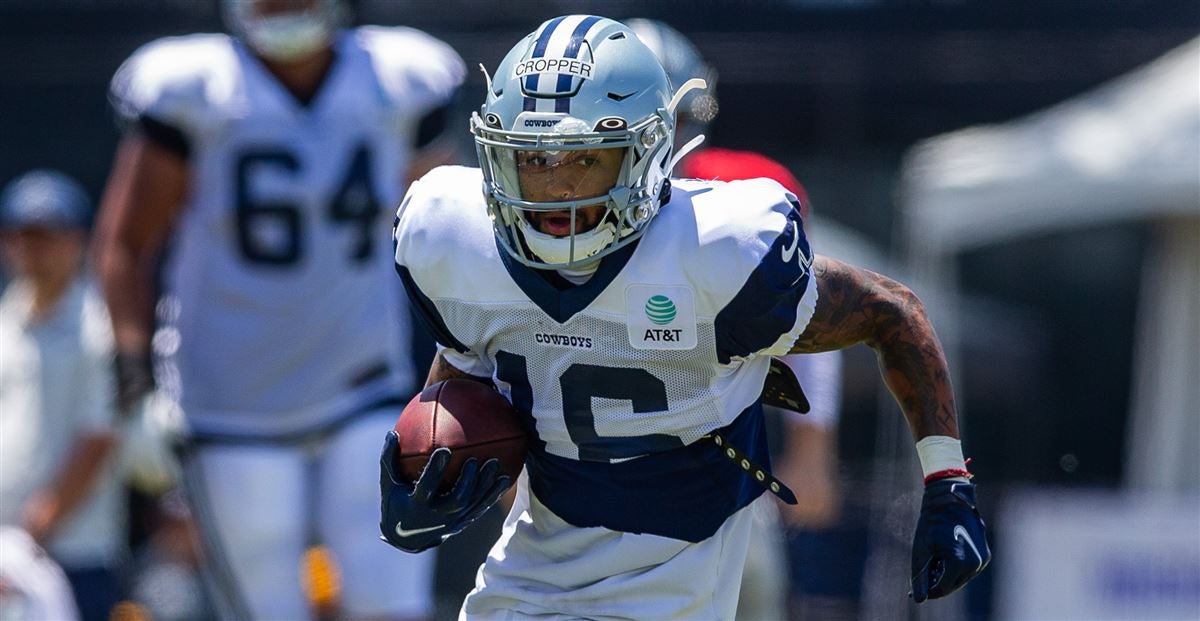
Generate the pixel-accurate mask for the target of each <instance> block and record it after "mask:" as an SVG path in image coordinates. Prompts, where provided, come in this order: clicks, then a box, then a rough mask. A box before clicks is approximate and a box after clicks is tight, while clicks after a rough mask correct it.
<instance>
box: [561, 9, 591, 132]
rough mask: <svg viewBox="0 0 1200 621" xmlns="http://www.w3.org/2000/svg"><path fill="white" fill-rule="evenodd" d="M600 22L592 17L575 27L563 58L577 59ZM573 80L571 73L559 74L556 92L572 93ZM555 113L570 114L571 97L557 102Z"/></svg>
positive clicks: (586, 18)
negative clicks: (580, 49) (585, 41)
mask: <svg viewBox="0 0 1200 621" xmlns="http://www.w3.org/2000/svg"><path fill="white" fill-rule="evenodd" d="M598 21H600V18H599V17H596V16H595V15H590V16H588V17H585V18H584V19H583V21H581V22H579V25H578V26H576V27H575V31H574V32H572V33H571V40H570V42H568V43H567V49H566V51H564V52H563V58H577V57H578V56H579V48H580V47H582V46H583V41H584V37H585V36H586V35H587V32H588V30H590V29H591V28H592V26H593V25H595V24H596V22H598ZM573 79H574V76H572V75H571V74H569V73H560V74H558V82H557V83H556V84H555V86H554V92H556V93H566V92H568V91H570V90H571V80H573ZM554 111H555V112H570V111H571V99H570V98H569V97H563V98H562V99H559V100H558V101H555V102H554Z"/></svg>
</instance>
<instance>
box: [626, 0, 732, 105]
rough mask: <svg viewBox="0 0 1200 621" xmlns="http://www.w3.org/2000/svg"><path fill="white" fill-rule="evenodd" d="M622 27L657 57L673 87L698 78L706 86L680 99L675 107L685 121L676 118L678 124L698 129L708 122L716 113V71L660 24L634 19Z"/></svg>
mask: <svg viewBox="0 0 1200 621" xmlns="http://www.w3.org/2000/svg"><path fill="white" fill-rule="evenodd" d="M625 24H626V25H627V26H629V29H630V30H632V31H633V32H634V33H636V34H637V36H638V38H639V39H641V40H642V43H645V44H646V47H648V48H650V51H652V52H654V55H655V56H657V57H658V61H659V62H660V63H662V66H663V69H664V70H666V72H667V77H668V78H670V80H671V84H673V85H674V86H675V87H676V88H678V87H679V86H680V85H681V84H683V83H685V82H687V81H688V80H690V79H691V78H702V79H703V80H704V81H705V82H706V83H707V84H708V88H706V89H705V90H704V91H696V92H693V93H689V94H688V95H687V96H686V97H684V98H683V101H682V102H680V105H679V113H680V115H686V119H684V118H681V119H680V122H681V123H682V122H686V121H691V122H694V123H696V124H697V125H699V126H700V127H701V128H702V127H704V126H705V125H708V124H709V123H711V122H712V120H713V119H714V118H716V116H717V111H718V107H717V95H716V90H715V87H716V83H717V72H716V71H715V70H714V69H713V68H712V67H711V66H709V65H708V63H706V62H704V58H702V57H701V56H700V51H699V50H697V49H696V46H695V45H692V42H691V41H689V40H688V39H687V37H685V36H683V34H682V33H680V32H679V31H678V30H675V29H674V28H672V27H670V26H668V25H666V24H664V23H663V22H660V21H656V20H652V19H642V18H634V19H630V20H628V21H626V22H625Z"/></svg>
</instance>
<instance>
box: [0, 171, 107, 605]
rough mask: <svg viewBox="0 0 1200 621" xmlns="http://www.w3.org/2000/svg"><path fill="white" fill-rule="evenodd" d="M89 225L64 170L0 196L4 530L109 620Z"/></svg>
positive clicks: (102, 385)
mask: <svg viewBox="0 0 1200 621" xmlns="http://www.w3.org/2000/svg"><path fill="white" fill-rule="evenodd" d="M91 216H92V202H91V200H90V199H89V198H88V196H87V193H86V192H85V191H84V189H83V187H81V186H80V185H79V183H77V182H76V181H75V180H74V179H71V178H70V177H68V176H67V175H64V174H62V173H60V172H58V171H53V170H35V171H31V172H28V173H25V174H24V175H21V176H20V177H17V178H16V179H14V180H13V181H11V182H10V183H9V184H8V185H7V186H6V187H5V188H4V191H3V193H0V241H3V249H4V258H5V261H4V263H5V267H6V270H7V271H8V272H9V273H10V274H11V275H12V276H13V280H12V282H10V283H9V285H8V286H7V287H6V288H5V289H4V295H3V296H2V297H0V358H2V359H3V365H4V372H3V373H0V429H3V430H4V440H3V442H4V444H3V449H0V524H6V525H14V526H19V527H21V528H24V529H25V531H26V532H28V533H29V535H30V536H31V537H32V539H33V540H34V542H35V543H37V544H38V545H40V546H42V547H45V548H46V549H48V550H49V551H50V553H51V554H52V555H53V556H54V557H55V560H57V561H58V562H59V563H60V564H61V565H62V567H63V569H64V570H65V571H66V573H67V577H68V579H69V580H70V582H71V587H72V589H74V592H75V596H76V599H77V600H78V602H79V606H80V609H81V612H82V613H83V618H84V619H85V620H88V619H107V618H108V613H109V610H110V609H111V608H112V607H113V605H114V604H116V603H117V601H118V600H119V599H120V596H121V587H120V583H121V576H120V568H121V563H122V561H123V560H124V557H125V553H126V550H125V544H124V531H125V510H124V504H123V502H122V499H121V491H120V482H119V480H118V476H117V472H116V470H117V469H116V467H115V463H114V462H115V460H114V452H115V451H114V450H113V448H114V445H115V435H116V410H115V409H114V407H113V395H112V385H113V375H112V325H111V322H110V321H109V318H108V314H107V313H106V312H105V310H104V302H103V301H102V300H101V298H100V294H99V292H98V291H97V290H96V287H95V285H94V283H92V280H91V278H90V277H89V275H88V274H87V271H86V270H85V269H84V261H83V258H84V255H85V254H86V248H87V239H88V229H89V228H90V226H91V220H92V218H91ZM2 553H3V554H7V550H4V551H3V552H2Z"/></svg>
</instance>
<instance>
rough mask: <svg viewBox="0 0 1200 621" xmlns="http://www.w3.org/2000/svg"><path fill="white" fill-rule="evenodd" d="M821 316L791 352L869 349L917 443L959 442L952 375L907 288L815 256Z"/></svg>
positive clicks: (918, 302)
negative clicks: (853, 347)
mask: <svg viewBox="0 0 1200 621" xmlns="http://www.w3.org/2000/svg"><path fill="white" fill-rule="evenodd" d="M812 270H813V271H812V273H813V276H814V277H815V278H816V279H817V292H818V294H819V295H818V297H817V309H816V312H815V313H814V314H813V317H812V319H811V320H810V321H809V322H808V327H807V328H805V329H804V333H803V334H801V335H800V338H799V339H797V340H796V344H795V345H794V346H793V348H792V353H802V354H807V353H815V352H820V351H829V350H831V349H842V348H846V347H850V346H851V345H855V344H858V343H865V344H866V345H867V346H868V347H870V348H871V349H874V350H875V354H876V356H877V357H878V358H879V363H880V366H881V367H882V373H883V380H884V382H885V383H886V384H887V387H888V390H890V391H891V393H892V396H893V397H895V399H896V401H897V403H899V404H900V408H901V409H902V410H903V411H904V416H905V417H906V418H907V419H908V424H909V427H911V428H912V433H913V437H914V438H916V439H918V440H920V439H921V438H924V437H927V436H950V437H954V438H957V437H958V421H957V414H956V410H955V406H954V393H953V390H952V388H951V386H950V371H949V369H948V367H947V365H946V356H945V354H943V353H942V345H941V343H939V342H938V338H937V335H936V334H934V331H933V326H932V325H931V324H930V322H929V317H928V316H926V314H925V307H924V305H922V304H921V300H919V299H918V298H917V296H916V295H915V294H914V293H913V292H912V291H910V290H909V289H908V287H905V286H904V285H902V284H900V283H898V282H896V281H894V280H892V279H890V278H888V277H886V276H881V275H879V274H876V273H875V272H871V271H869V270H865V269H861V268H857V267H854V266H851V265H847V264H845V263H842V262H840V261H836V260H834V259H830V258H829V257H825V256H821V255H817V257H816V259H815V260H814V261H813V266H812Z"/></svg>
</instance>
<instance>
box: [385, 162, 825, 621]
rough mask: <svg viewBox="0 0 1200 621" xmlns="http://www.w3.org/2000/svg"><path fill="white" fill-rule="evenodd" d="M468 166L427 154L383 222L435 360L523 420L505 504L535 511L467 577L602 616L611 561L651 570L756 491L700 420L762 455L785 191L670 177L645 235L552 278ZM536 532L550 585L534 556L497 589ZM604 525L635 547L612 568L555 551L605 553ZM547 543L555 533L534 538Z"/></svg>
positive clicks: (808, 310) (792, 258) (790, 314)
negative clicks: (498, 218)
mask: <svg viewBox="0 0 1200 621" xmlns="http://www.w3.org/2000/svg"><path fill="white" fill-rule="evenodd" d="M481 183H482V178H481V175H480V173H479V171H478V170H477V169H473V168H462V167H443V168H439V169H436V170H435V171H433V172H431V173H430V174H429V175H426V176H425V177H424V178H423V179H422V180H421V181H420V182H418V183H417V184H414V186H413V187H412V188H411V189H410V191H409V194H408V196H407V197H406V198H405V201H404V204H403V205H402V206H401V208H400V213H399V218H398V222H397V227H396V233H395V236H396V260H397V264H398V266H397V267H398V272H399V273H400V276H401V279H402V280H403V281H404V283H405V286H406V288H407V289H408V292H409V295H410V298H412V300H413V303H414V304H416V305H417V307H418V310H419V311H421V313H422V314H423V316H424V317H425V318H426V320H427V321H428V323H429V324H430V325H431V327H432V328H433V330H434V332H435V334H436V335H437V337H438V340H439V342H440V343H441V344H442V345H444V346H446V347H447V350H446V353H447V357H448V359H449V360H450V361H451V362H452V363H454V364H455V365H456V366H459V367H460V368H462V370H464V371H466V372H468V373H472V374H474V375H480V376H491V377H492V378H493V379H494V380H495V382H496V384H497V386H499V387H500V389H501V391H502V392H504V393H505V394H506V395H507V396H508V397H509V398H510V399H511V400H512V402H513V403H514V405H515V406H516V407H517V410H518V411H519V412H521V413H522V414H525V415H527V420H526V421H525V422H526V425H527V427H528V428H529V430H530V431H532V432H533V441H532V442H531V449H530V455H529V458H528V459H527V461H526V469H527V472H528V475H529V476H528V480H529V488H528V490H523V492H528V493H531V495H532V500H531V502H530V503H529V505H526V507H527V508H526V509H520V508H518V510H525V511H529V513H528V515H532V516H533V518H532V519H533V520H534V522H535V523H534V524H533V525H532V527H531V530H529V531H528V533H527V534H526V535H524V536H522V535H521V531H520V529H519V528H518V527H517V526H516V525H517V524H519V523H522V519H523V518H519V517H514V516H510V522H512V525H513V527H514V528H518V530H517V531H516V532H515V535H514V534H513V533H506V535H505V538H504V539H502V544H501V545H504V546H505V549H506V553H505V554H498V552H496V551H494V552H493V554H492V557H491V558H489V561H488V564H487V565H485V567H484V569H483V574H482V575H481V580H484V581H485V582H486V580H487V577H488V576H489V574H490V575H492V576H494V577H496V579H497V580H499V581H501V582H503V583H504V585H505V586H502V587H500V586H497V587H495V588H494V589H493V590H492V593H493V594H494V593H496V592H498V591H504V592H505V593H506V595H504V596H503V597H502V598H500V599H503V600H505V601H508V600H510V599H511V598H513V597H517V599H520V598H519V596H513V595H512V593H513V592H519V591H522V590H524V591H526V592H541V593H543V594H545V593H546V592H548V591H554V590H560V591H561V592H562V593H564V597H565V598H567V599H569V600H570V602H571V603H566V601H565V600H564V601H559V602H558V604H557V606H560V607H561V608H563V609H558V610H557V612H567V613H569V614H577V615H582V616H585V617H589V618H604V617H606V616H608V614H609V613H608V612H605V610H607V609H605V608H604V603H603V601H604V600H605V598H606V597H608V596H609V595H611V593H610V591H609V590H608V589H610V588H611V587H612V585H613V584H614V582H613V580H612V579H611V578H614V577H615V576H623V577H622V578H620V580H623V581H626V582H625V583H626V585H627V586H629V585H633V584H636V583H637V581H638V580H643V579H644V580H660V579H662V576H664V575H668V572H659V573H655V572H646V571H644V570H645V569H646V568H647V567H648V566H653V565H657V564H660V563H666V562H668V560H669V559H671V558H674V557H677V556H680V554H679V553H680V548H679V545H681V544H683V545H688V544H689V543H690V544H699V545H704V544H702V543H701V542H704V541H706V540H707V541H710V542H711V541H712V538H713V536H714V535H716V534H717V533H719V532H722V531H721V529H722V526H723V525H725V524H726V522H727V520H730V518H731V516H733V515H735V514H738V512H739V510H740V509H742V508H744V507H745V506H746V505H748V504H749V503H750V502H751V501H753V500H754V499H755V498H756V497H757V496H758V495H759V494H760V493H761V491H762V488H761V486H760V485H759V484H758V483H757V482H755V481H754V480H753V477H752V476H751V475H749V474H747V473H746V472H745V471H743V470H742V469H741V468H739V467H738V466H737V464H735V463H734V462H733V461H731V460H730V459H728V458H727V457H726V456H725V455H724V454H723V450H722V449H720V448H718V447H717V446H716V444H715V443H714V442H713V441H711V440H710V439H708V438H706V436H707V435H708V434H709V433H710V432H713V431H719V432H720V433H721V435H722V436H723V437H724V438H726V439H727V441H728V444H729V445H730V446H736V447H737V448H738V449H739V450H740V451H741V452H742V453H744V454H746V455H747V456H748V457H749V458H750V459H751V460H752V461H757V462H759V463H765V462H766V460H767V456H766V444H765V437H764V433H763V428H762V411H761V404H760V394H761V391H762V388H763V381H764V379H765V377H766V374H767V368H768V366H769V362H770V356H772V355H779V354H783V353H786V352H787V351H788V350H789V349H790V347H791V345H792V344H793V343H794V341H795V339H796V338H797V337H798V336H799V334H800V333H801V332H802V331H803V330H804V328H805V326H806V325H807V323H808V320H809V318H810V317H811V316H812V313H813V311H814V309H815V305H816V297H817V292H816V285H815V279H813V278H811V275H810V273H809V267H810V265H811V261H812V253H811V250H810V249H809V246H808V242H807V240H806V239H805V238H804V234H803V228H802V226H801V222H800V215H799V212H798V211H797V209H796V208H795V207H794V205H793V204H792V201H794V200H795V199H794V197H792V196H791V195H789V194H787V193H786V190H784V189H783V188H782V187H781V186H779V185H778V184H777V183H775V182H773V181H770V180H763V179H757V180H751V181H738V182H732V183H724V182H710V181H696V180H674V181H673V183H674V186H673V189H672V193H671V198H670V200H669V201H668V202H667V203H666V204H664V205H663V207H662V209H661V212H660V213H659V215H658V216H657V217H656V219H655V221H654V222H652V223H651V224H650V226H649V228H648V229H647V231H646V233H645V235H644V236H643V237H642V238H641V239H640V240H639V241H638V242H637V243H636V244H631V245H630V246H627V247H626V248H624V249H622V250H620V251H618V252H616V253H614V254H612V255H610V256H608V257H605V258H604V259H603V260H602V262H601V264H600V266H599V268H598V269H597V271H596V273H595V274H594V275H593V276H592V277H591V278H590V279H589V280H588V281H587V282H586V283H584V284H582V285H579V286H570V285H568V284H566V282H565V281H561V282H558V281H557V280H561V279H556V277H555V276H553V275H551V276H549V277H546V275H545V274H544V273H539V272H538V271H536V270H533V269H532V268H528V267H525V266H522V265H520V264H519V263H518V262H517V261H515V260H512V259H511V258H510V257H508V255H507V254H506V253H505V252H504V251H503V250H501V249H500V248H499V246H498V244H497V241H496V238H495V235H494V232H493V229H492V225H491V221H490V219H489V218H488V215H487V212H486V206H485V203H484V200H483V197H482V195H481V192H480V190H479V188H480V185H481ZM529 507H533V508H539V507H543V508H544V510H546V511H548V512H550V514H553V515H554V516H556V518H557V519H561V521H562V522H563V523H564V524H567V525H570V526H571V527H599V528H595V529H589V530H588V531H587V532H590V533H593V534H595V533H609V534H608V535H603V536H601V535H595V536H596V537H599V538H600V539H596V540H595V541H593V542H590V543H585V541H584V540H585V539H587V537H584V536H583V535H582V534H581V535H579V536H580V537H583V539H580V538H577V537H574V536H568V535H565V534H564V535H563V536H561V537H559V536H557V535H555V536H553V537H551V536H550V535H549V533H550V531H551V530H555V529H556V528H557V527H553V526H551V525H549V524H542V525H539V524H538V523H537V522H539V518H538V517H537V516H538V513H539V511H541V510H542V509H538V510H532V509H529ZM514 520H515V521H514ZM544 520H545V518H542V521H544ZM543 527H545V529H550V530H545V529H544V528H543ZM739 528H740V527H739ZM739 532H740V531H739ZM614 533H615V534H614ZM727 535H728V536H731V534H730V533H726V534H725V535H721V536H722V537H725V536H727ZM541 536H545V537H546V540H545V541H544V542H542V543H540V544H538V545H535V546H532V547H533V548H537V549H538V550H540V552H539V553H544V554H548V555H549V557H550V558H557V559H559V560H562V561H563V562H564V564H563V565H562V566H561V567H556V571H555V572H551V573H554V575H555V576H557V578H555V579H554V580H556V582H554V583H553V584H549V583H547V582H545V581H544V580H545V579H549V576H548V574H547V573H546V572H540V573H539V575H541V576H542V577H543V578H542V579H533V578H530V580H531V582H530V583H528V584H524V585H521V586H517V587H514V586H513V580H515V579H516V578H514V576H515V575H517V574H521V573H522V572H521V571H520V570H514V567H517V566H518V565H521V564H522V563H525V562H530V560H531V559H530V558H529V557H526V558H523V559H519V558H517V556H514V550H517V549H520V548H521V546H522V542H524V543H528V542H529V538H530V537H541ZM613 536H619V537H637V538H638V539H637V541H636V542H635V541H633V540H630V541H626V543H625V544H623V545H631V546H635V547H636V546H644V547H641V548H638V549H640V550H641V552H642V553H640V554H638V555H629V556H626V557H625V558H629V559H630V562H631V563H633V564H634V565H631V566H628V567H623V566H621V565H620V563H619V558H621V557H622V555H619V554H618V555H615V556H614V555H612V554H608V555H607V557H608V558H609V560H610V561H614V562H615V564H614V562H609V563H601V564H596V563H588V562H586V559H585V558H579V560H580V562H578V563H567V562H566V559H567V558H568V557H572V558H575V557H581V556H586V555H581V552H587V551H588V550H591V549H593V548H594V549H595V551H596V553H597V554H599V551H598V550H599V548H601V547H605V548H606V549H608V550H609V552H612V548H611V547H609V544H611V543H612V541H613V540H612V538H611V537H613ZM513 537H515V538H516V539H517V541H516V542H514V541H513V539H512V538H513ZM605 537H607V538H608V539H606V541H608V543H604V542H603V541H602V540H604V538H605ZM556 541H557V542H561V543H563V545H567V546H568V547H569V548H570V550H568V549H565V548H564V549H562V550H558V551H554V550H551V551H546V550H545V549H544V548H545V546H546V545H550V546H553V545H556V544H555V543H554V542H556ZM505 542H507V543H505ZM708 545H710V546H712V545H713V544H711V543H710V544H708ZM719 548H720V546H716V548H714V551H713V554H717V551H719ZM530 549H532V548H530ZM655 550H658V552H655ZM743 554H744V553H743ZM526 556H528V555H526ZM735 556H737V555H735ZM635 558H636V560H633V559H635ZM655 558H656V559H657V560H653V559H655ZM705 558H709V555H707V554H706V555H705ZM714 558H715V557H714ZM740 558H741V557H740V556H737V559H736V561H735V562H736V563H737V567H739V568H740V562H741V561H740ZM532 564H533V565H536V564H537V563H532ZM693 569H694V568H693ZM683 571H687V570H686V568H683ZM560 572H561V573H560ZM579 572H582V573H579ZM738 573H740V569H739V570H738ZM714 575H715V574H714ZM499 576H504V578H499ZM638 576H644V578H639V577H638ZM526 577H528V576H526ZM604 579H608V580H607V582H606V584H607V585H608V586H607V587H606V586H601V585H600V584H599V582H598V581H601V580H604ZM675 579H677V580H679V579H683V580H686V579H684V578H679V576H675ZM630 581H631V582H630ZM481 584H482V583H481ZM587 585H594V586H592V587H589V586H587ZM647 585H650V583H644V584H643V586H647ZM715 586H716V585H704V584H700V585H696V589H697V592H702V591H703V590H704V589H705V588H709V587H713V588H715ZM726 587H728V585H726ZM651 590H653V589H651ZM482 593H483V594H484V595H486V594H487V593H488V588H484V589H482ZM567 593H570V595H565V594H567ZM484 595H479V594H477V595H476V596H474V597H475V599H474V605H476V610H475V612H478V613H481V614H482V612H481V611H482V610H483V609H486V608H487V605H485V604H480V603H479V602H480V599H479V598H480V597H483V596H484ZM485 599H486V597H485ZM684 599H687V598H684ZM498 601H499V600H498ZM545 601H546V602H550V603H548V604H547V606H548V608H545V609H542V608H538V609H531V608H522V609H524V610H526V611H527V612H529V613H531V614H533V613H539V614H540V613H541V612H548V611H554V610H555V609H556V604H555V603H553V602H555V601H556V600H555V599H554V598H553V597H550V596H547V597H546V599H545ZM585 602H591V604H586V603H585ZM526 603H528V602H526ZM692 603H693V604H694V603H695V602H692ZM472 605H473V604H472V600H468V604H467V610H468V612H471V609H472ZM497 605H498V606H501V607H512V606H516V605H515V604H511V602H510V603H503V602H500V603H498V604H497ZM531 605H532V604H531ZM591 605H595V606H597V607H589V606H591ZM612 605H614V606H616V605H618V604H612ZM658 605H662V603H661V602H659V604H658ZM480 606H482V608H480ZM516 607H518V608H520V606H516ZM564 609H569V610H564ZM654 610H656V611H657V612H656V613H655V614H656V615H657V614H660V613H661V614H662V615H665V616H674V614H675V613H674V612H671V611H675V612H678V613H679V614H684V615H686V614H688V612H687V611H688V610H690V611H691V612H692V613H695V612H696V611H697V609H693V608H686V606H685V607H683V608H678V607H671V606H667V607H666V608H654ZM472 614H474V613H472ZM635 616H636V615H635Z"/></svg>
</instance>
